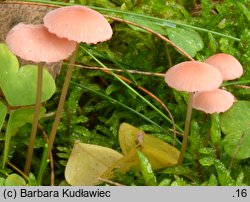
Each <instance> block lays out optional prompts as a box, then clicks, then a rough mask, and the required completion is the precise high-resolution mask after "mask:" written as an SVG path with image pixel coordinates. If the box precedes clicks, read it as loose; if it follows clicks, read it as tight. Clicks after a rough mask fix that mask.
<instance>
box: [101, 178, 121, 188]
mask: <svg viewBox="0 0 250 202" xmlns="http://www.w3.org/2000/svg"><path fill="white" fill-rule="evenodd" d="M98 180H100V181H102V182H106V183H109V184H112V185H115V186H124V185H123V184H120V183H118V182H113V181H111V180H108V179H104V178H102V177H98Z"/></svg>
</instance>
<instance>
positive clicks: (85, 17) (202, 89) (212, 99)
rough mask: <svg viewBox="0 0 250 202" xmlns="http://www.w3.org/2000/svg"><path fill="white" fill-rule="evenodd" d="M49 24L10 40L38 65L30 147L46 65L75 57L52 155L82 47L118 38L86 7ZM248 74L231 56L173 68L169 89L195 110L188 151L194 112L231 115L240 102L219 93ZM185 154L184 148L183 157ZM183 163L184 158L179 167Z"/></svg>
mask: <svg viewBox="0 0 250 202" xmlns="http://www.w3.org/2000/svg"><path fill="white" fill-rule="evenodd" d="M43 21H44V24H39V25H33V24H23V23H19V24H18V25H16V26H14V27H13V28H12V29H11V30H10V32H9V33H8V35H7V37H6V44H7V45H8V47H9V48H10V50H11V51H12V52H13V53H14V54H15V55H17V56H19V57H21V58H22V59H25V60H28V61H32V62H36V63H37V64H38V79H37V96H36V107H35V112H34V121H33V125H32V133H31V138H30V145H32V144H34V138H35V136H36V132H37V131H36V130H37V124H38V119H39V112H40V109H41V103H42V77H43V76H42V72H43V66H45V64H46V63H52V62H59V61H61V60H64V59H66V58H68V57H69V56H71V57H70V64H69V68H68V70H67V74H66V77H65V82H64V85H63V89H62V93H61V97H60V101H59V104H58V108H57V112H56V117H55V120H54V123H53V126H52V130H51V133H50V136H49V149H48V151H49V152H50V150H51V148H52V146H53V141H54V139H55V134H56V131H57V128H58V125H59V122H60V118H61V114H62V111H63V106H64V102H65V98H66V94H67V90H68V87H69V82H70V78H71V75H72V72H73V67H74V63H75V60H76V55H77V50H78V48H79V43H80V42H84V43H87V44H96V43H98V42H103V41H106V40H108V39H110V38H111V36H112V34H113V32H112V28H111V26H110V24H109V23H108V22H107V20H106V19H105V18H104V17H103V15H101V14H100V13H98V12H97V11H95V10H92V9H90V8H87V7H84V6H67V7H62V8H58V9H55V10H53V11H50V12H48V13H47V14H46V15H45V17H44V19H43ZM242 73H243V69H242V66H241V65H240V63H239V62H238V61H237V60H236V59H235V58H234V57H233V56H231V55H228V54H223V53H221V54H217V55H214V56H211V57H210V58H208V59H207V60H205V61H204V62H197V61H189V62H183V63H180V64H177V65H175V66H173V67H172V68H170V69H169V70H168V71H167V72H166V75H165V81H166V83H167V84H168V85H169V86H170V87H172V88H175V89H176V90H178V91H187V92H189V93H190V94H189V95H190V96H189V104H188V110H187V117H186V125H185V132H184V138H183V145H185V141H187V135H188V131H189V125H190V120H191V111H192V108H195V109H198V110H202V111H204V112H206V113H219V112H224V111H226V110H227V109H229V108H230V107H231V106H232V104H233V102H234V100H235V99H234V96H233V95H232V94H231V93H229V92H227V91H225V90H222V89H219V87H220V85H221V83H222V82H223V80H232V79H236V78H238V77H240V76H241V75H242ZM184 151H185V148H183V147H182V151H181V153H184ZM32 154H33V147H30V148H29V150H28V155H30V157H29V160H28V162H27V161H26V165H25V167H26V168H25V172H26V173H28V172H29V169H30V163H31V160H30V159H31V158H32ZM182 160H183V156H181V157H180V159H179V163H181V162H182Z"/></svg>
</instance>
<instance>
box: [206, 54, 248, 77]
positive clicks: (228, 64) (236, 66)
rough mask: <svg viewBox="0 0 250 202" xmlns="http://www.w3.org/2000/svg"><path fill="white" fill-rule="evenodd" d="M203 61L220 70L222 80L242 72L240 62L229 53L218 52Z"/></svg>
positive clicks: (237, 75) (238, 75)
mask: <svg viewBox="0 0 250 202" xmlns="http://www.w3.org/2000/svg"><path fill="white" fill-rule="evenodd" d="M204 62H205V63H208V64H210V65H213V66H214V67H216V68H217V69H218V70H219V71H220V72H221V75H222V78H223V80H234V79H237V78H239V77H240V76H241V75H242V74H243V68H242V66H241V64H240V62H239V61H238V60H237V59H236V58H235V57H233V56H232V55H229V54H225V53H219V54H216V55H212V56H211V57H209V58H207V59H206V60H205V61H204Z"/></svg>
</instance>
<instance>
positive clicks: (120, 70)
mask: <svg viewBox="0 0 250 202" xmlns="http://www.w3.org/2000/svg"><path fill="white" fill-rule="evenodd" d="M63 64H66V63H63ZM75 67H80V68H82V69H89V70H100V71H102V70H103V69H106V68H103V67H96V66H95V67H93V66H91V67H90V66H86V65H82V64H75ZM108 70H109V71H112V72H125V71H124V70H122V69H113V68H108ZM126 71H127V72H129V73H131V74H139V75H145V76H157V77H165V74H163V73H156V72H144V71H138V70H134V69H127V70H126Z"/></svg>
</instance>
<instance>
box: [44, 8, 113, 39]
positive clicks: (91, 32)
mask: <svg viewBox="0 0 250 202" xmlns="http://www.w3.org/2000/svg"><path fill="white" fill-rule="evenodd" d="M43 21H44V25H45V26H46V27H47V28H48V30H49V31H50V32H52V33H54V34H56V35H57V36H59V37H63V38H67V39H69V40H72V41H77V42H78V43H80V42H85V43H88V44H91V43H93V44H96V43H98V42H102V41H106V40H108V39H110V38H111V36H112V34H113V31H112V28H111V26H110V24H109V23H108V21H107V20H106V19H105V18H104V17H103V15H102V14H100V13H98V12H97V11H95V10H92V9H90V8H87V7H85V6H67V7H62V8H58V9H55V10H52V11H50V12H48V13H47V14H46V15H45V17H44V19H43Z"/></svg>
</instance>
